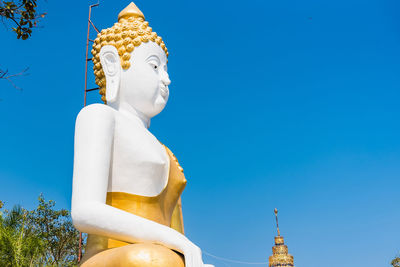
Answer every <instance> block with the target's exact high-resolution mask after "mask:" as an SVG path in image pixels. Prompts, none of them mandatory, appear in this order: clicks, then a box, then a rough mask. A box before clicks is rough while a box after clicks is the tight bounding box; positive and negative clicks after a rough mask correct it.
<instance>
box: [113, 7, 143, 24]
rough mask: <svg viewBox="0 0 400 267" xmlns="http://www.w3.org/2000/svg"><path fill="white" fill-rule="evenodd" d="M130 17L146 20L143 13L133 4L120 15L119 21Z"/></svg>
mask: <svg viewBox="0 0 400 267" xmlns="http://www.w3.org/2000/svg"><path fill="white" fill-rule="evenodd" d="M129 17H138V18H139V17H142V18H143V19H144V15H143V13H142V11H140V9H139V8H138V7H137V6H136V5H135V4H134V3H133V2H131V3H130V4H129V5H128V6H127V7H125V8H124V9H123V10H122V11H121V12H120V13H119V15H118V21H120V19H122V18H129Z"/></svg>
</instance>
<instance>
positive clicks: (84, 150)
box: [71, 105, 201, 259]
mask: <svg viewBox="0 0 400 267" xmlns="http://www.w3.org/2000/svg"><path fill="white" fill-rule="evenodd" d="M113 112H114V111H113V110H112V109H111V108H110V107H107V106H105V105H91V106H88V107H86V108H85V109H83V110H82V111H81V112H80V114H79V115H78V118H77V121H76V130H75V155H74V177H73V193H72V206H71V215H72V220H73V223H74V225H75V227H76V228H77V229H78V230H80V231H82V232H86V233H90V234H97V235H102V236H107V237H110V238H113V239H117V240H122V241H126V242H130V243H134V242H152V243H158V244H162V245H164V246H166V247H168V248H171V249H174V250H176V251H179V252H181V253H183V254H185V253H187V252H188V251H189V252H190V251H196V249H197V247H196V246H195V245H193V244H192V243H191V242H190V241H189V240H188V239H187V238H186V237H185V236H184V235H182V234H181V233H179V232H178V231H175V230H174V229H172V228H170V227H167V226H165V225H161V224H158V223H156V222H154V221H151V220H147V219H145V218H142V217H140V216H136V215H134V214H131V213H128V212H125V211H123V210H120V209H117V208H114V207H112V206H109V205H107V204H106V194H107V187H108V177H109V168H110V161H111V154H112V143H113V134H114V113H113ZM189 252H188V253H189ZM193 253H194V252H193ZM193 253H192V252H190V253H189V254H193ZM196 253H197V252H196ZM189 254H188V255H189ZM186 256H187V255H185V257H186ZM200 259H201V258H200Z"/></svg>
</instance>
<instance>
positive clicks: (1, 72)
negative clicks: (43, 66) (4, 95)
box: [0, 68, 29, 90]
mask: <svg viewBox="0 0 400 267" xmlns="http://www.w3.org/2000/svg"><path fill="white" fill-rule="evenodd" d="M28 69H29V68H26V69H24V70H23V71H21V72H19V73H15V74H10V73H9V72H8V70H5V71H4V70H2V69H0V79H4V80H7V81H8V82H9V83H11V84H12V86H13V87H14V88H15V89H18V90H22V88H20V87H18V86H17V85H16V84H15V83H14V82H13V80H12V78H14V77H18V76H23V75H27V73H26V72H27V71H28Z"/></svg>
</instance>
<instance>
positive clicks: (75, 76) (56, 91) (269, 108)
mask: <svg viewBox="0 0 400 267" xmlns="http://www.w3.org/2000/svg"><path fill="white" fill-rule="evenodd" d="M128 3H129V1H122V0H118V1H110V0H107V1H105V0H104V1H101V6H100V7H99V8H97V9H95V10H93V21H94V22H95V24H96V25H97V27H99V28H106V27H109V26H111V25H112V24H113V23H114V22H116V19H117V15H118V12H119V11H120V10H122V9H123V8H124V7H125V6H126V5H127V4H128ZM88 4H89V2H86V1H77V0H75V1H54V0H49V1H47V2H41V3H40V6H41V8H42V10H43V11H46V12H47V13H48V15H47V16H46V18H45V19H44V20H43V21H42V22H41V24H40V25H41V26H43V28H40V29H37V30H35V31H34V33H33V36H32V38H31V39H30V40H27V41H21V40H16V38H15V35H14V34H13V33H12V32H11V31H7V30H6V29H5V28H4V27H3V26H1V43H0V48H1V51H2V55H1V58H2V59H1V62H0V64H1V65H0V67H1V68H8V69H9V70H10V72H14V73H15V72H19V71H20V70H22V69H24V68H25V67H29V68H30V69H29V75H28V76H25V77H20V78H16V79H14V81H15V83H16V84H17V85H18V86H20V87H22V88H23V91H18V90H15V89H14V88H13V87H12V86H11V85H10V84H9V83H7V82H6V81H2V80H0V98H1V101H0V121H1V125H2V127H1V129H2V130H1V131H0V140H1V148H0V151H1V153H0V183H1V185H0V199H1V200H3V201H5V202H6V204H7V205H8V206H11V205H13V204H17V203H19V204H22V205H24V206H25V207H27V208H33V207H34V206H35V205H36V202H37V201H36V199H37V196H38V195H39V193H40V192H43V193H44V194H45V197H46V198H47V199H54V200H55V201H56V202H57V206H58V207H60V208H61V207H66V208H69V207H70V199H71V182H72V180H71V179H72V178H71V177H72V161H73V134H74V121H75V117H76V115H77V113H78V112H79V110H80V109H81V108H82V104H83V85H84V57H85V38H86V29H87V21H86V20H87V15H88ZM136 4H137V5H138V6H139V8H140V9H141V10H142V11H143V13H144V14H145V16H146V19H147V20H148V21H149V22H150V25H151V26H152V27H153V29H154V30H155V31H157V32H158V33H159V34H160V35H161V36H162V37H163V38H164V39H165V42H166V44H167V47H168V49H169V51H170V58H169V61H170V63H169V73H170V77H171V80H172V84H171V86H170V91H171V97H170V101H169V103H168V105H167V108H166V109H165V110H164V111H163V113H161V114H160V115H159V116H158V117H156V118H155V119H154V120H153V121H152V125H151V130H152V132H153V133H154V134H155V135H156V136H157V137H158V138H159V139H160V140H161V141H162V142H164V143H165V144H167V145H168V146H169V147H170V148H171V149H172V150H173V151H174V153H175V155H176V156H177V157H178V159H179V161H180V163H181V164H182V166H183V167H184V169H185V173H186V176H187V179H188V185H187V187H186V190H185V192H184V195H183V201H184V203H183V204H184V218H185V227H186V232H187V235H188V236H189V237H190V238H191V239H192V240H193V241H194V242H195V243H196V244H198V245H199V246H200V247H201V248H203V249H204V250H206V251H208V252H210V253H213V254H216V255H218V256H222V257H227V258H233V259H237V260H243V261H256V262H260V261H266V260H267V257H268V256H269V255H270V254H271V247H272V245H273V237H274V235H275V234H276V233H275V225H274V217H273V209H274V208H275V207H277V208H279V209H280V224H281V231H282V234H283V235H284V236H285V238H286V242H287V244H288V246H289V251H290V252H291V253H292V254H293V255H294V257H295V264H296V266H297V267H321V266H325V267H354V266H360V267H361V266H362V267H381V266H382V267H384V266H389V262H390V260H391V259H392V258H393V257H394V256H396V255H397V254H398V253H399V252H400V241H399V240H400V230H399V225H400V213H399V209H398V207H399V188H400V179H399V178H400V177H399V176H400V126H399V117H400V106H399V102H400V75H399V74H400V49H399V48H400V19H399V16H398V13H399V10H400V2H398V1H396V0H393V1H389V0H371V1H361V0H359V1H349V0H337V1H329V2H328V1H320V0H313V1H287V0H281V1H270V0H257V1H255V0H250V1H242V2H235V1H226V0H224V1H210V0H205V1H145V0H137V1H136ZM90 77H91V81H92V80H93V79H92V74H91V76H90ZM90 84H92V85H93V83H90ZM99 100H100V98H99V96H98V94H97V93H96V92H95V93H91V95H90V99H89V102H90V103H93V102H99ZM204 258H205V260H206V261H208V262H210V263H214V264H216V265H217V266H232V267H236V266H244V265H241V264H227V265H226V264H224V263H222V262H220V261H217V260H213V259H212V258H210V257H207V256H205V257H204Z"/></svg>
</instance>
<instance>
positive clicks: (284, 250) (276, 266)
mask: <svg viewBox="0 0 400 267" xmlns="http://www.w3.org/2000/svg"><path fill="white" fill-rule="evenodd" d="M274 213H275V219H276V228H277V230H278V235H277V236H275V246H273V247H272V256H270V257H269V267H294V259H293V256H292V255H290V254H289V251H288V247H287V246H286V245H285V243H284V240H283V236H281V233H280V231H279V224H278V210H277V209H275V210H274Z"/></svg>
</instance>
